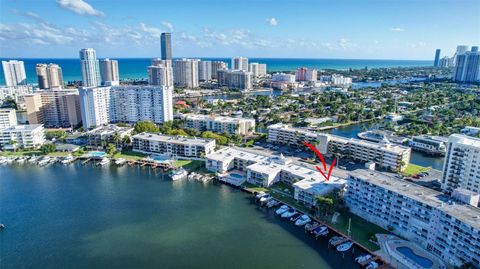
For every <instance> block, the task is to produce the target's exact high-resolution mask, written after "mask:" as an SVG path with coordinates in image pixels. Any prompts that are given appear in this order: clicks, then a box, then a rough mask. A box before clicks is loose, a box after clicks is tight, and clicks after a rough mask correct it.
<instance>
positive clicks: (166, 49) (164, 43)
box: [160, 33, 172, 61]
mask: <svg viewBox="0 0 480 269" xmlns="http://www.w3.org/2000/svg"><path fill="white" fill-rule="evenodd" d="M160 50H161V52H162V60H170V61H171V60H172V33H162V34H161V35H160Z"/></svg>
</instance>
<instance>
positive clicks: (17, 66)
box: [2, 60, 27, 86]
mask: <svg viewBox="0 0 480 269" xmlns="http://www.w3.org/2000/svg"><path fill="white" fill-rule="evenodd" d="M2 67H3V75H4V77H5V85H7V86H17V85H26V84H27V75H26V74H25V66H24V64H23V61H16V60H10V61H2Z"/></svg>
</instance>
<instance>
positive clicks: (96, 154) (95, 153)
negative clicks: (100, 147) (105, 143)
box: [88, 151, 107, 157]
mask: <svg viewBox="0 0 480 269" xmlns="http://www.w3.org/2000/svg"><path fill="white" fill-rule="evenodd" d="M106 154H107V153H105V152H103V151H90V152H89V153H88V155H90V157H103V156H105V155H106Z"/></svg>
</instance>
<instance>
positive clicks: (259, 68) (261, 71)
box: [248, 63, 267, 78]
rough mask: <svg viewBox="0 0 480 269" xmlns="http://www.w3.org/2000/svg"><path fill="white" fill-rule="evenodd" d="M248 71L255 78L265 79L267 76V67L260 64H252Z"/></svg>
mask: <svg viewBox="0 0 480 269" xmlns="http://www.w3.org/2000/svg"><path fill="white" fill-rule="evenodd" d="M248 71H250V72H252V76H253V77H255V78H258V77H264V76H266V75H267V65H266V64H260V63H250V65H249V67H248Z"/></svg>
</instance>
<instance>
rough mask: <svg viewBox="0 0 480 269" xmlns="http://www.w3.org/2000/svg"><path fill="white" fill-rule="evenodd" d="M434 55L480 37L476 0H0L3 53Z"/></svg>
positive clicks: (101, 55)
mask: <svg viewBox="0 0 480 269" xmlns="http://www.w3.org/2000/svg"><path fill="white" fill-rule="evenodd" d="M161 32H172V56H173V57H233V56H247V57H262V58H343V59H400V60H413V59H415V60H432V61H433V58H434V56H435V49H437V48H439V49H441V50H442V54H441V56H442V57H443V56H446V55H448V56H451V55H453V53H454V51H455V48H456V46H457V45H460V44H464V45H469V46H472V45H479V44H480V0H364V1H360V0H356V1H355V0H349V1H347V0H339V1H314V0H309V1H307V0H296V1H293V0H290V1H284V0H277V1H269V0H257V1H252V0H246V1H233V0H223V1H220V0H197V1H185V0H177V1H173V2H172V1H149V0H136V1H129V0H122V1H111V0H108V1H107V0H44V1H38V0H16V1H13V0H0V57H1V58H78V52H79V50H80V49H81V48H87V47H92V48H94V49H96V50H97V55H98V57H99V58H104V57H111V58H144V57H145V58H151V57H160V33H161Z"/></svg>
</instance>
